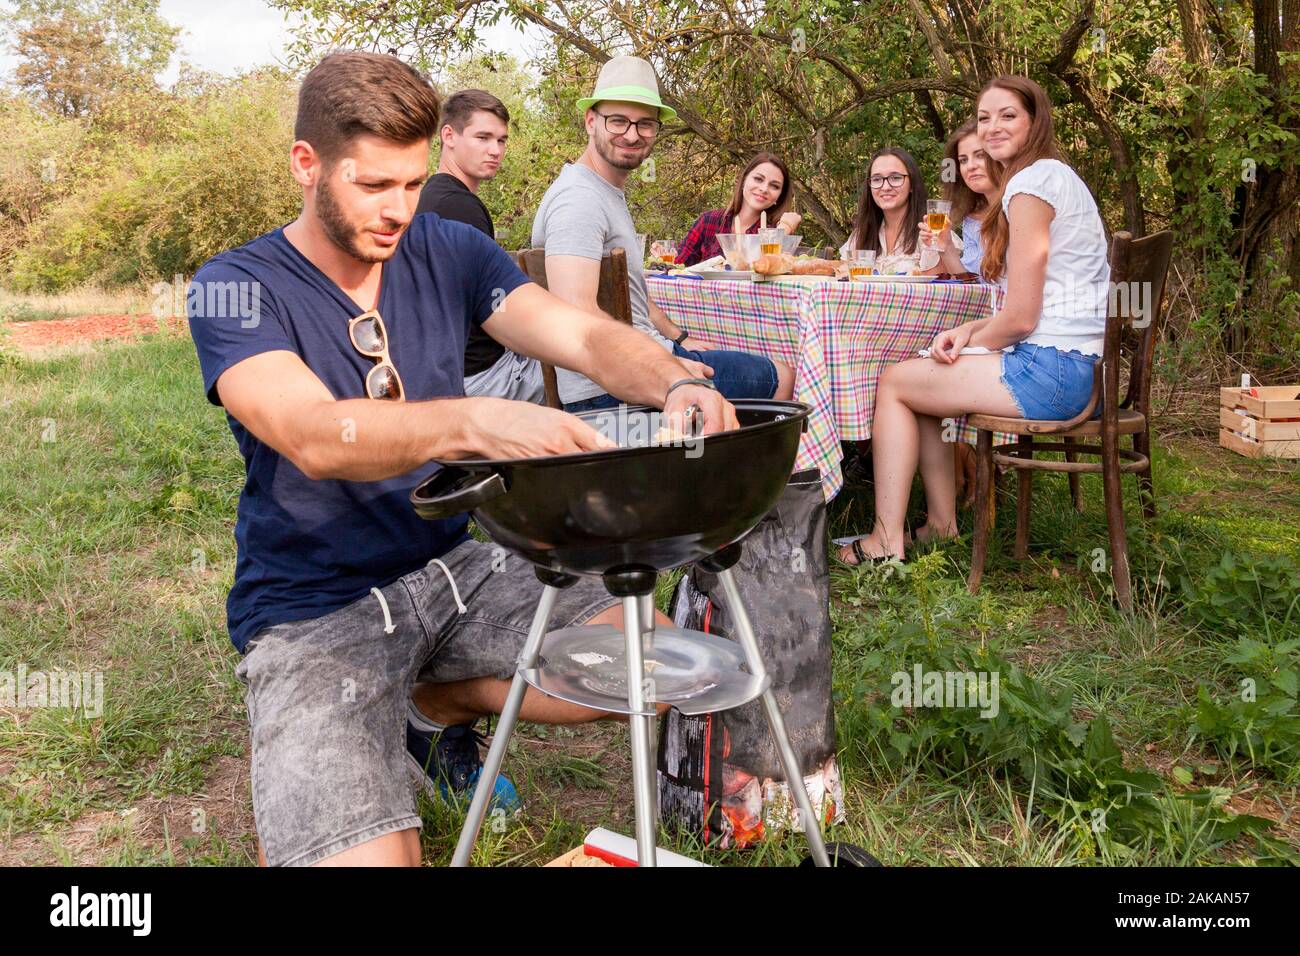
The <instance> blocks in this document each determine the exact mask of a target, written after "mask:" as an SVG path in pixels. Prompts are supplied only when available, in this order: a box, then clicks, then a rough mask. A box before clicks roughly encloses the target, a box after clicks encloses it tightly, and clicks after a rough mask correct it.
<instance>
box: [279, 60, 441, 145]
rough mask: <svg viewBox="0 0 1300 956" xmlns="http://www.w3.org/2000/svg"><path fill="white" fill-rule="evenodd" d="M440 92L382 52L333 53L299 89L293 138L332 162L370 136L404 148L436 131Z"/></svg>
mask: <svg viewBox="0 0 1300 956" xmlns="http://www.w3.org/2000/svg"><path fill="white" fill-rule="evenodd" d="M438 110H439V100H438V93H437V91H436V90H435V89H434V88H433V85H432V84H431V83H430V82H429V81H428V80H427V79H426V78H425V77H424V76H423V75H422V74H421V73H419V72H418V71H417V70H415V69H414V68H413V67H411V66H408V65H407V64H406V63H403V62H402V61H401V60H399V59H398V58H397V57H395V56H388V55H386V54H383V53H363V52H360V51H347V52H342V53H331V54H329V56H327V57H325V59H323V60H321V61H320V62H319V63H317V64H316V65H315V66H314V67H312V70H311V72H310V73H308V74H307V77H306V78H305V79H304V80H303V81H302V87H301V88H300V89H299V90H298V117H297V119H296V120H295V122H294V125H293V137H294V139H301V140H306V141H307V142H308V143H311V145H312V148H313V149H315V150H316V152H317V153H319V154H320V156H321V158H322V160H324V161H325V162H326V163H330V162H332V161H334V160H335V159H337V158H338V157H339V154H340V153H342V152H343V150H344V148H345V147H346V146H347V145H348V144H349V143H350V142H352V140H354V139H356V138H357V137H358V136H361V135H363V134H366V133H369V134H371V135H372V136H378V137H380V138H381V139H386V140H391V141H392V142H394V143H399V144H401V145H403V146H406V145H409V144H411V143H414V142H418V141H419V140H422V139H423V140H430V139H432V138H433V137H434V136H435V135H436V134H437V132H438Z"/></svg>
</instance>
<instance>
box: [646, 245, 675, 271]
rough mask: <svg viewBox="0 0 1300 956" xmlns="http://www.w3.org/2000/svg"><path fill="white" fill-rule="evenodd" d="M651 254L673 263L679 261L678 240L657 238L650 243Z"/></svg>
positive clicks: (661, 260)
mask: <svg viewBox="0 0 1300 956" xmlns="http://www.w3.org/2000/svg"><path fill="white" fill-rule="evenodd" d="M650 255H652V256H653V257H654V258H656V259H658V260H659V261H660V262H666V263H668V264H669V265H672V264H673V263H675V262H676V261H677V240H676V239H656V240H655V241H654V242H652V243H651V244H650Z"/></svg>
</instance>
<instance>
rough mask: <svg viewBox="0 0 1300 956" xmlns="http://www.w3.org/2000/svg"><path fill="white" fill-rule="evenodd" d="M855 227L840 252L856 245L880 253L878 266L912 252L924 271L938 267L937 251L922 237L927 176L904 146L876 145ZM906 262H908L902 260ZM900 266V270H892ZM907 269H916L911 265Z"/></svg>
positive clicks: (842, 254) (846, 255)
mask: <svg viewBox="0 0 1300 956" xmlns="http://www.w3.org/2000/svg"><path fill="white" fill-rule="evenodd" d="M867 170H868V172H867V179H866V181H865V182H864V183H863V184H862V194H861V196H860V197H859V198H858V209H857V212H856V214H855V215H854V217H853V231H852V232H850V233H849V238H848V241H847V242H845V243H844V245H843V246H841V247H840V258H841V259H846V260H847V259H849V258H850V255H849V253H850V252H852V251H854V250H866V251H868V252H875V253H876V260H875V261H876V263H877V271H880V266H881V264H882V263H885V262H887V261H888V262H899V261H900V260H901V259H903V258H905V257H907V258H910V259H911V260H913V261H912V263H910V264H911V265H914V266H915V267H916V269H917V271H920V272H928V271H931V270H934V269H935V268H936V267H937V266H938V264H939V253H938V251H937V250H935V249H931V248H929V247H928V246H924V245H923V244H922V243H921V235H920V226H921V220H922V219H924V218H925V213H926V194H925V180H923V179H922V178H921V171H920V168H919V167H918V166H917V165H916V160H915V159H913V158H912V154H911V153H909V152H907V150H905V149H896V148H894V147H886V148H885V149H881V150H878V151H877V152H876V153H875V155H873V156H872V157H871V162H870V163H869V164H868V165H867ZM904 264H907V263H904ZM891 271H899V270H891ZM905 271H909V272H910V271H912V270H911V269H907V270H905Z"/></svg>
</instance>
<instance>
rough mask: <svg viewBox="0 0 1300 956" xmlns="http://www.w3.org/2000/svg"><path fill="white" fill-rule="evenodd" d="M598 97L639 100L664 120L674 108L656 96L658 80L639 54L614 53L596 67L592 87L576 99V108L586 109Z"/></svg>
mask: <svg viewBox="0 0 1300 956" xmlns="http://www.w3.org/2000/svg"><path fill="white" fill-rule="evenodd" d="M602 100H616V101H618V102H620V103H642V104H644V105H646V106H653V107H655V108H656V109H658V110H659V119H660V120H661V121H667V120H670V119H672V118H673V117H675V116H676V115H677V111H676V110H675V109H673V108H672V107H671V106H668V105H666V104H665V103H664V101H663V100H661V99H659V80H658V79H657V78H656V77H655V68H654V67H653V66H651V65H650V64H649V63H648V62H646V61H645V60H643V59H641V58H640V57H639V56H616V57H614V58H612V59H611V60H609V61H608V62H606V63H605V65H604V66H602V67H601V68H600V76H598V77H596V89H595V91H594V92H593V93H592V94H591V95H590V96H584V97H583V98H582V99H580V100H578V109H580V110H585V109H589V108H591V107H592V106H594V105H595V104H597V103H599V102H601V101H602Z"/></svg>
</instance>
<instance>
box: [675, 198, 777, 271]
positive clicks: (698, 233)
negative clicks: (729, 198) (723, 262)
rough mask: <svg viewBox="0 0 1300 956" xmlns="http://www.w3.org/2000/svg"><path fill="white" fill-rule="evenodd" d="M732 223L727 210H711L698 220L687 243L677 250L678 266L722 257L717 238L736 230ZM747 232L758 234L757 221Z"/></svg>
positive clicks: (691, 264)
mask: <svg viewBox="0 0 1300 956" xmlns="http://www.w3.org/2000/svg"><path fill="white" fill-rule="evenodd" d="M732 222H733V217H732V215H731V213H729V212H727V210H725V209H710V210H709V211H708V212H706V213H704V214H703V215H702V216H700V218H699V219H696V220H695V225H693V226H691V231H690V232H688V233H687V234H686V241H685V242H683V243H682V245H681V248H680V249H678V250H677V263H678V265H683V266H693V265H695V263H697V262H703V261H704V260H705V259H712V258H713V257H714V256H720V255H722V247H721V246H720V245H718V240H717V238H716V236H717V235H718V233H720V232H731V231H732V230H733V228H734V227H733V226H732ZM747 232H748V233H750V234H751V235H752V234H753V233H756V232H758V221H757V220H755V222H754V224H753V225H752V226H750V227H749V229H748V230H747Z"/></svg>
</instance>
